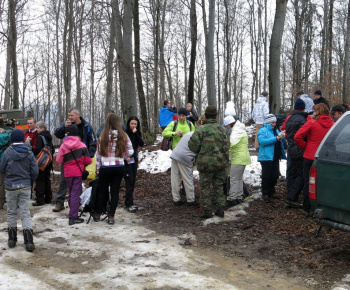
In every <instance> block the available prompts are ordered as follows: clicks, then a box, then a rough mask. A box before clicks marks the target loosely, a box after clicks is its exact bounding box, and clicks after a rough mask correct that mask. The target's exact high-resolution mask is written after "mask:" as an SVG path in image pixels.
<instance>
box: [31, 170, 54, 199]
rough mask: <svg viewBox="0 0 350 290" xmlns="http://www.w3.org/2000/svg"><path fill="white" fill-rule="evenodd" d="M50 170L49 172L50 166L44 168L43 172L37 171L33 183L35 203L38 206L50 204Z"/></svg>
mask: <svg viewBox="0 0 350 290" xmlns="http://www.w3.org/2000/svg"><path fill="white" fill-rule="evenodd" d="M50 170H51V166H48V167H46V168H45V170H44V171H41V170H39V175H38V177H37V179H36V181H35V183H36V187H35V194H36V202H37V203H38V204H44V203H50V202H51V199H52V191H51V179H50Z"/></svg>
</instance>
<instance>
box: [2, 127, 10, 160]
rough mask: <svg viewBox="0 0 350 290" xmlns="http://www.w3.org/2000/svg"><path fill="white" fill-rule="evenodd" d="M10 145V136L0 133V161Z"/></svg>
mask: <svg viewBox="0 0 350 290" xmlns="http://www.w3.org/2000/svg"><path fill="white" fill-rule="evenodd" d="M9 144H10V135H9V134H8V133H7V132H5V131H3V132H1V133H0V160H1V158H2V154H3V153H4V152H5V150H6V149H7V147H8V146H9Z"/></svg>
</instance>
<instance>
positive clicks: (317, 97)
mask: <svg viewBox="0 0 350 290" xmlns="http://www.w3.org/2000/svg"><path fill="white" fill-rule="evenodd" d="M321 103H323V104H325V105H326V106H327V107H328V109H330V107H329V103H328V100H327V99H326V98H324V97H322V92H321V91H320V90H316V91H315V99H314V104H315V105H317V104H321Z"/></svg>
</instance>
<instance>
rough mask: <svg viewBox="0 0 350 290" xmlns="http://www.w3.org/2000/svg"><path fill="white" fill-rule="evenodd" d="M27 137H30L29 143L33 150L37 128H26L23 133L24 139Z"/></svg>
mask: <svg viewBox="0 0 350 290" xmlns="http://www.w3.org/2000/svg"><path fill="white" fill-rule="evenodd" d="M28 137H29V138H30V139H32V140H31V141H30V145H32V150H33V152H34V150H35V147H36V141H37V139H38V131H37V129H35V130H34V131H30V130H29V129H28V130H26V131H25V133H24V140H26V139H27V138H28Z"/></svg>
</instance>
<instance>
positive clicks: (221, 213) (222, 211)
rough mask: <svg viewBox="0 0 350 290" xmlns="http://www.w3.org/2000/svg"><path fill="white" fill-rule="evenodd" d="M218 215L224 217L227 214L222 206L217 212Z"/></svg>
mask: <svg viewBox="0 0 350 290" xmlns="http://www.w3.org/2000/svg"><path fill="white" fill-rule="evenodd" d="M214 214H215V215H216V216H218V217H221V218H223V217H224V216H225V212H224V210H223V209H222V208H218V209H217V210H216V211H215V213H214Z"/></svg>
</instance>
